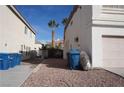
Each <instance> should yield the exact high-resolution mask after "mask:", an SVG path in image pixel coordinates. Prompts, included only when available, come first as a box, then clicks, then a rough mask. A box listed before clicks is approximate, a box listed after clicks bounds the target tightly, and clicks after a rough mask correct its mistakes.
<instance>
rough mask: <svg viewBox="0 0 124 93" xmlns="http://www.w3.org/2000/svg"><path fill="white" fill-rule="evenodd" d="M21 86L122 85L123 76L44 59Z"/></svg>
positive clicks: (123, 81) (123, 84)
mask: <svg viewBox="0 0 124 93" xmlns="http://www.w3.org/2000/svg"><path fill="white" fill-rule="evenodd" d="M21 86H22V87H46V86H47V87H123V86H124V78H123V77H121V76H118V75H116V74H113V73H111V72H108V71H106V70H104V69H93V70H90V71H82V70H70V69H68V67H67V61H65V60H61V59H46V60H44V61H43V62H42V63H40V65H39V66H37V67H36V68H35V70H34V71H33V73H32V74H31V75H30V76H29V77H28V79H27V80H26V81H25V82H24V83H23V84H22V85H21Z"/></svg>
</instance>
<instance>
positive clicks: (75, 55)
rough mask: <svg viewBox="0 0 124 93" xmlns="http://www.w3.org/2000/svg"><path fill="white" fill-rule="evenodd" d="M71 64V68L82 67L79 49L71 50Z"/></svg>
mask: <svg viewBox="0 0 124 93" xmlns="http://www.w3.org/2000/svg"><path fill="white" fill-rule="evenodd" d="M69 66H70V69H79V68H80V52H79V50H78V49H71V50H70V52H69Z"/></svg>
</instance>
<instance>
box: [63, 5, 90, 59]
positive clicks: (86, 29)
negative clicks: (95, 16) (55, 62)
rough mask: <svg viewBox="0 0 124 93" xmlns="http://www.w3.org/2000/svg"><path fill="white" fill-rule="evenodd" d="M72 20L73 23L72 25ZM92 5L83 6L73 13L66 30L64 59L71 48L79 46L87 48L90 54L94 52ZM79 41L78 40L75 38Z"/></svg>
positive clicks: (81, 48) (83, 48) (79, 47)
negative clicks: (77, 39)
mask: <svg viewBox="0 0 124 93" xmlns="http://www.w3.org/2000/svg"><path fill="white" fill-rule="evenodd" d="M71 22H73V23H72V25H71ZM91 25H92V6H88V5H87V6H81V8H78V9H77V11H76V12H75V14H74V15H73V17H72V19H71V21H70V23H69V25H68V27H67V29H66V32H65V42H64V59H66V58H67V56H66V54H67V52H68V51H69V50H70V49H71V48H78V49H79V50H80V51H81V50H85V51H86V52H87V53H88V54H89V56H91V54H92V51H91V49H92V35H91V30H92V29H91ZM76 37H78V38H79V41H78V42H76V41H75V38H76Z"/></svg>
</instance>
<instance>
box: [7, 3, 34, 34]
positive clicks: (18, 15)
mask: <svg viewBox="0 0 124 93" xmlns="http://www.w3.org/2000/svg"><path fill="white" fill-rule="evenodd" d="M7 7H8V8H9V9H10V10H11V11H12V12H13V13H14V14H15V15H16V16H17V17H18V18H19V19H20V20H21V21H22V22H23V23H24V24H25V25H26V26H27V27H28V28H29V29H30V30H31V31H32V32H33V33H34V34H36V31H35V30H34V29H33V28H32V27H31V25H30V24H29V23H28V22H27V21H26V19H25V18H24V17H23V16H22V15H21V13H20V12H19V11H18V10H17V9H16V8H15V7H14V6H13V5H7Z"/></svg>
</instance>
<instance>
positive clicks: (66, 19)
mask: <svg viewBox="0 0 124 93" xmlns="http://www.w3.org/2000/svg"><path fill="white" fill-rule="evenodd" d="M62 24H63V25H64V26H66V25H67V24H68V18H64V19H63V20H62Z"/></svg>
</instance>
